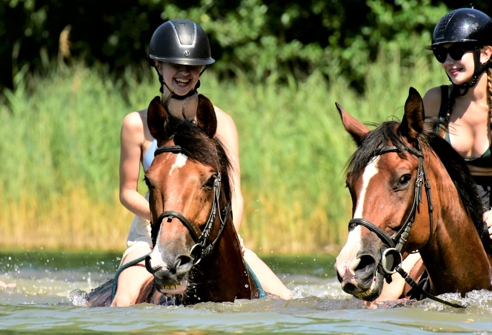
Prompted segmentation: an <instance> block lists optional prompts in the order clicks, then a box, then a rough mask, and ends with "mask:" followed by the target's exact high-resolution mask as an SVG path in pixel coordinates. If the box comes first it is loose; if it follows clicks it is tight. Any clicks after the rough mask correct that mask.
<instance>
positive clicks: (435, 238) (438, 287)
mask: <svg viewBox="0 0 492 335" xmlns="http://www.w3.org/2000/svg"><path fill="white" fill-rule="evenodd" d="M424 155H426V156H427V157H430V158H429V159H428V160H427V162H428V163H427V164H426V168H427V175H428V178H429V181H430V184H431V192H432V201H433V206H434V215H433V217H434V227H433V230H432V232H431V233H430V236H429V240H428V242H427V244H426V245H425V246H424V247H422V248H420V249H419V251H420V254H421V256H422V259H423V261H424V264H425V266H426V268H427V271H428V273H429V278H430V280H431V290H432V291H433V293H435V294H440V293H445V292H460V293H462V294H464V293H466V292H469V291H471V290H473V289H482V288H486V289H489V288H491V279H492V274H491V271H490V264H491V263H490V257H489V255H488V254H487V253H486V251H485V249H484V247H483V245H482V242H481V240H480V237H479V235H478V233H477V232H476V228H475V226H474V223H473V221H472V218H471V217H470V215H469V214H468V212H467V210H466V209H465V208H464V207H463V204H462V202H461V201H460V200H459V199H460V196H459V194H458V191H457V189H456V187H455V185H454V183H453V181H452V180H451V178H450V177H449V175H448V174H447V172H446V170H445V167H444V166H443V165H442V163H441V161H440V160H439V159H437V157H435V156H434V155H433V154H432V153H425V154H424ZM423 198H424V199H426V197H425V195H423ZM424 201H425V203H426V206H423V207H422V208H421V210H420V215H419V216H420V220H424V221H426V222H427V226H428V225H429V223H428V222H429V217H428V214H427V208H428V204H427V200H424ZM416 221H417V220H416ZM415 224H418V222H415ZM424 226H425V225H424ZM427 234H429V232H427Z"/></svg>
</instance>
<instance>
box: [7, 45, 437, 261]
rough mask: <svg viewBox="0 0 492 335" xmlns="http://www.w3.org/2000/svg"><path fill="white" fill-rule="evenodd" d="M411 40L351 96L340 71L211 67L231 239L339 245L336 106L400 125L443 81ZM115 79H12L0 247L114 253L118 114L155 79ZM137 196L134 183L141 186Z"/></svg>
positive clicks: (124, 220)
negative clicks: (231, 164)
mask: <svg viewBox="0 0 492 335" xmlns="http://www.w3.org/2000/svg"><path fill="white" fill-rule="evenodd" d="M409 42H410V43H411V42H414V43H415V45H416V47H415V50H416V51H415V55H414V56H412V57H411V58H406V59H401V57H400V55H399V52H398V48H392V47H391V45H390V46H389V47H388V48H387V49H386V50H384V51H381V52H380V54H379V57H378V58H377V61H376V62H375V63H374V64H372V65H371V66H370V67H369V69H370V70H369V71H368V73H366V75H365V80H366V87H367V89H366V92H365V93H364V94H358V93H356V92H355V91H353V90H352V89H351V88H350V86H349V83H347V82H346V81H345V80H344V77H343V73H337V71H336V68H337V66H336V64H332V69H333V72H332V74H331V75H330V81H327V80H325V79H324V78H323V76H322V75H321V74H319V73H316V72H314V73H313V74H312V75H310V76H309V77H308V78H307V79H306V80H305V81H302V82H296V81H294V80H293V79H292V80H290V81H288V82H287V83H285V84H278V83H277V81H276V77H277V76H276V75H275V73H274V74H272V76H271V77H269V78H267V79H266V80H265V82H264V83H262V84H252V83H250V82H248V81H247V80H246V79H244V78H242V77H241V76H240V77H239V78H237V79H235V80H228V81H220V80H218V78H217V77H216V76H215V74H214V72H213V67H212V68H211V69H209V70H207V71H206V72H205V73H204V75H203V77H202V86H201V88H200V93H202V94H205V95H206V96H208V97H209V98H210V99H211V100H212V101H213V102H214V104H215V105H217V106H218V107H220V108H221V109H223V110H224V111H227V112H228V113H230V114H231V115H232V117H233V118H234V120H235V122H236V125H237V128H238V131H239V136H240V148H241V172H242V189H243V195H244V198H245V214H244V220H243V224H242V227H241V231H240V234H241V235H242V236H243V237H244V241H245V244H246V246H248V247H250V248H252V249H253V250H254V251H256V252H259V253H263V254H265V253H272V252H275V253H313V252H336V251H337V249H338V248H339V246H340V245H341V244H343V243H344V241H345V237H346V232H347V228H346V224H347V222H348V219H349V217H350V213H351V202H350V196H349V194H348V191H347V190H346V189H345V176H344V168H345V165H346V162H347V160H348V159H349V157H350V156H351V154H352V153H353V151H354V150H355V145H354V144H353V143H352V141H351V139H350V137H349V136H348V135H347V134H346V133H345V131H344V129H343V126H342V124H341V122H340V119H339V116H338V112H337V110H336V108H335V102H339V103H340V104H341V105H342V106H343V107H344V108H345V109H346V110H347V111H348V112H350V113H351V114H352V115H354V116H356V117H358V118H359V119H360V120H361V121H363V122H364V123H380V122H382V121H384V120H386V119H388V118H391V117H393V116H396V117H397V118H401V116H402V113H403V109H402V107H403V105H404V102H405V99H406V97H407V95H408V88H409V87H410V86H413V87H415V88H416V89H417V90H419V91H420V93H421V94H422V95H423V94H424V93H425V91H426V90H427V89H428V88H430V87H432V86H434V85H439V84H441V83H446V82H447V78H446V77H445V74H444V73H443V72H442V70H441V69H440V66H439V64H438V63H437V62H435V61H433V60H432V58H431V57H430V55H429V53H428V52H427V51H425V50H423V45H424V44H423V42H420V41H409ZM134 78H135V74H134V73H132V72H131V71H130V70H129V71H128V72H127V73H126V76H125V81H126V83H125V85H129V86H130V92H132V93H131V94H130V95H129V99H124V98H123V95H122V93H121V92H122V90H121V87H122V85H121V84H122V83H121V82H112V81H111V80H109V79H108V78H107V76H105V75H104V74H103V73H101V72H100V71H96V70H93V69H89V68H87V67H84V66H83V65H76V66H72V67H70V68H67V67H61V68H60V67H56V66H53V70H52V71H51V72H50V74H49V75H47V76H44V77H39V76H35V77H34V78H32V79H31V78H29V80H30V81H31V82H30V85H31V86H32V87H34V88H35V89H34V91H33V92H31V91H30V90H29V91H28V90H27V89H26V84H25V81H26V80H27V77H26V76H25V75H24V72H23V71H20V72H19V73H18V74H17V76H16V78H15V81H16V83H15V84H16V89H15V90H14V91H13V92H10V93H8V95H7V96H8V100H9V102H10V105H11V110H9V109H7V107H5V106H1V107H0V136H1V141H0V161H1V164H0V182H1V187H0V229H1V233H0V246H2V247H14V248H15V247H24V248H41V247H42V248H46V249H57V248H64V249H101V250H116V251H117V250H123V249H124V244H125V240H126V234H127V231H128V228H129V227H130V224H131V220H132V218H133V216H132V214H131V213H129V212H128V211H127V210H126V209H124V208H123V206H122V205H121V204H120V203H119V200H118V163H119V132H120V126H121V121H122V119H123V117H124V116H125V115H126V114H127V113H128V112H130V111H132V110H135V109H143V108H146V107H147V105H148V103H149V102H150V100H151V99H152V98H153V97H154V96H155V95H158V93H159V90H158V88H159V85H158V83H157V80H156V78H149V79H148V81H147V82H144V83H140V84H138V83H137V82H136V81H135V79H134ZM139 190H140V191H141V192H142V193H144V192H145V185H144V184H143V183H142V184H141V185H140V189H139Z"/></svg>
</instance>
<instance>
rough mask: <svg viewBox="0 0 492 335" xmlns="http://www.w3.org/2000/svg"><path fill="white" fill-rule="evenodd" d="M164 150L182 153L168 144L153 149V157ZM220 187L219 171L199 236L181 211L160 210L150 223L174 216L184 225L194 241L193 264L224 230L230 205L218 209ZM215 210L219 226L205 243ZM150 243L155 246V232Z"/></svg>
mask: <svg viewBox="0 0 492 335" xmlns="http://www.w3.org/2000/svg"><path fill="white" fill-rule="evenodd" d="M164 152H172V153H175V154H177V153H182V149H181V147H180V146H179V145H170V146H162V147H159V148H157V149H156V150H155V153H154V157H155V156H157V155H160V154H162V153H164ZM220 187H221V177H220V173H219V174H218V175H217V177H215V180H214V200H213V204H212V209H211V211H210V215H209V217H208V220H207V222H206V223H205V227H204V228H203V231H202V232H201V234H200V236H198V234H197V232H196V231H195V229H194V228H193V226H192V225H191V223H190V221H189V220H188V219H187V218H186V217H185V216H184V215H182V214H181V213H179V212H176V211H164V212H162V213H161V214H160V215H159V217H158V218H157V221H156V222H154V223H153V224H152V227H153V228H154V227H158V226H159V225H160V224H161V223H162V221H163V220H164V219H167V222H171V221H172V219H174V218H176V219H178V220H179V221H180V222H181V223H182V224H183V226H185V227H186V228H187V229H188V231H189V232H190V235H191V238H192V239H193V241H194V242H195V245H193V246H192V247H191V250H190V254H191V255H192V256H194V259H193V264H194V265H196V264H198V263H200V261H201V260H202V258H204V257H206V256H207V255H208V254H210V252H211V251H212V250H213V249H214V247H215V245H216V243H217V241H218V240H219V238H220V236H221V235H222V231H223V230H224V227H225V225H226V220H227V218H228V217H229V215H230V214H231V205H230V203H228V204H227V206H226V208H224V209H223V210H222V211H221V210H220V205H219V199H220ZM217 212H219V213H220V214H219V219H220V228H219V233H218V234H217V237H216V238H215V240H213V241H212V242H209V244H208V245H207V241H208V238H209V236H210V232H211V231H212V226H213V223H214V221H215V217H216V215H217ZM152 237H153V238H152V243H153V245H154V246H155V243H156V241H155V239H156V234H154V233H153V234H152Z"/></svg>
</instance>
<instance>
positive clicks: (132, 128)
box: [121, 109, 148, 142]
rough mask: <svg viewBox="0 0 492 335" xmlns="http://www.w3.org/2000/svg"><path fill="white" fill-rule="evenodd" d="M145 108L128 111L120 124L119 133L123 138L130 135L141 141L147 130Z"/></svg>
mask: <svg viewBox="0 0 492 335" xmlns="http://www.w3.org/2000/svg"><path fill="white" fill-rule="evenodd" d="M147 129H148V128H147V109H143V110H139V111H134V112H131V113H128V114H127V115H126V116H125V117H124V118H123V122H122V125H121V133H122V136H124V137H125V138H128V137H131V138H133V139H135V140H137V141H140V142H141V141H143V138H145V137H146V136H145V134H146V132H148V130H147Z"/></svg>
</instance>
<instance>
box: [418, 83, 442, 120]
mask: <svg viewBox="0 0 492 335" xmlns="http://www.w3.org/2000/svg"><path fill="white" fill-rule="evenodd" d="M441 87H442V86H436V87H432V88H431V89H429V90H428V91H427V92H425V94H424V98H423V101H424V110H425V115H426V116H430V117H437V116H438V115H439V110H440V109H441V100H442V99H441V98H442V88H441ZM446 87H447V86H446Z"/></svg>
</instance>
